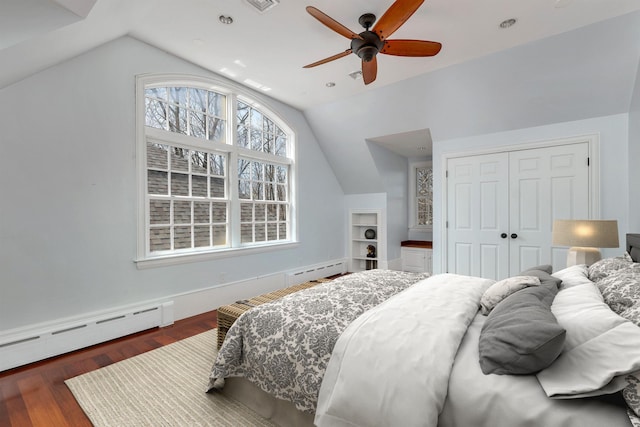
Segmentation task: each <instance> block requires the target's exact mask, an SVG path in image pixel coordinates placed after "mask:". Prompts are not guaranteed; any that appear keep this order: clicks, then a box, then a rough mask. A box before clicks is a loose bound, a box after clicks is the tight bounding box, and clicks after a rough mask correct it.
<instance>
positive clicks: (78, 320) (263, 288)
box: [0, 259, 347, 372]
mask: <svg viewBox="0 0 640 427" xmlns="http://www.w3.org/2000/svg"><path fill="white" fill-rule="evenodd" d="M346 271H347V260H346V259H339V260H333V261H328V262H325V263H321V264H316V265H312V266H307V267H301V268H299V269H296V270H289V271H281V272H278V273H273V274H269V275H266V276H260V277H253V278H249V279H246V280H240V281H236V282H231V283H225V284H220V285H215V286H211V287H207V288H203V289H198V290H194V291H189V292H185V293H181V294H174V295H169V296H167V297H163V298H159V299H156V300H148V301H141V302H138V303H136V304H130V305H127V306H120V307H113V308H111V309H107V310H101V311H98V312H92V313H85V314H82V315H78V316H72V317H67V318H64V319H56V320H53V321H50V322H43V323H38V324H34V325H28V326H25V327H21V328H16V329H11V330H6V331H0V372H1V371H4V370H7V369H12V368H15V367H18V366H22V365H26V364H28V363H32V362H36V361H39V360H43V359H46V358H49V357H53V356H57V355H60V354H64V353H67V352H70V351H73V350H78V349H80V348H84V347H88V346H91V345H94V344H98V343H101V342H105V341H109V340H112V339H115V338H120V337H123V336H126V335H129V334H132V333H135V332H139V331H142V330H146V329H151V328H154V327H163V326H168V325H171V324H173V322H174V321H175V320H181V319H185V318H187V317H192V316H196V315H198V314H202V313H206V312H208V311H212V310H215V309H217V308H218V307H220V306H222V305H226V304H230V303H232V302H235V301H238V300H241V299H248V298H251V297H254V296H256V295H261V294H264V293H267V292H271V291H275V290H277V289H281V288H283V287H286V286H292V285H295V284H297V283H302V282H305V281H308V280H315V279H320V278H322V277H327V276H331V275H335V274H341V273H346ZM300 272H302V274H301V273H300Z"/></svg>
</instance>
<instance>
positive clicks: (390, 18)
mask: <svg viewBox="0 0 640 427" xmlns="http://www.w3.org/2000/svg"><path fill="white" fill-rule="evenodd" d="M422 3H424V0H396V2H395V3H393V4H392V5H391V6H390V7H389V9H387V11H386V12H385V13H384V15H382V18H380V19H378V22H376V25H374V26H373V29H372V31H373V32H374V33H376V34H378V37H380V40H384V39H386V38H388V37H389V36H390V35H391V34H393V33H394V32H395V31H396V30H397V29H398V28H400V26H401V25H402V24H404V22H405V21H406V20H407V19H409V17H411V15H413V14H414V12H415V11H416V10H418V8H419V7H420V5H421V4H422Z"/></svg>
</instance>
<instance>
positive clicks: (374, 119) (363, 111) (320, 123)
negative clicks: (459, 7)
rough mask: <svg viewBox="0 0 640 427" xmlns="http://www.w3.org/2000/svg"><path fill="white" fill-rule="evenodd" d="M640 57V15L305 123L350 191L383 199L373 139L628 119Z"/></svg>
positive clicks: (429, 77)
mask: <svg viewBox="0 0 640 427" xmlns="http://www.w3.org/2000/svg"><path fill="white" fill-rule="evenodd" d="M639 59H640V13H638V12H636V13H632V14H628V15H625V16H622V17H618V18H614V19H611V20H607V21H603V22H599V23H596V24H593V25H590V26H587V27H583V28H580V29H577V30H574V31H570V32H567V33H564V34H560V35H558V36H554V37H550V38H546V39H543V40H539V41H536V42H532V43H529V44H526V45H523V46H520V47H517V48H512V49H509V50H506V51H502V52H498V53H495V54H492V55H487V56H485V57H482V58H479V59H476V60H472V61H468V62H465V63H464V64H458V65H454V66H451V67H447V68H444V69H441V70H436V71H434V72H431V73H427V74H424V75H421V76H418V77H414V78H412V79H408V80H404V81H402V82H399V83H396V84H394V85H391V86H387V87H383V88H380V89H377V90H374V91H370V92H367V93H364V94H361V95H358V96H354V97H351V98H349V99H344V100H340V101H336V102H333V103H327V104H324V105H320V106H315V107H312V108H309V109H307V110H306V111H305V116H306V117H307V120H308V121H309V122H310V124H311V126H312V128H313V129H314V132H315V133H316V135H317V137H318V139H319V140H320V141H321V142H322V145H323V150H324V152H325V154H326V155H327V157H328V158H329V161H330V162H331V164H332V166H333V168H334V171H335V172H336V174H337V175H338V178H339V180H340V182H341V184H342V186H343V189H344V191H345V192H346V193H373V192H379V191H382V189H383V188H384V186H383V183H382V182H380V178H379V176H378V174H377V173H376V171H375V165H374V162H373V160H372V159H371V155H370V153H369V150H368V148H367V144H366V141H367V140H376V139H377V138H378V137H380V136H384V135H392V134H397V133H403V132H407V131H412V130H419V129H429V130H430V131H431V136H432V138H433V141H434V142H437V141H443V140H447V139H451V138H458V137H464V136H472V135H481V134H487V133H493V132H500V131H506V130H513V129H521V128H528V127H533V126H541V125H545V124H551V123H559V122H566V121H572V120H580V119H585V118H591V117H600V116H606V115H612V114H619V113H625V112H628V111H629V108H630V102H631V98H632V92H633V88H634V85H635V84H637V83H636V73H637V70H638V63H639ZM327 124H330V125H327ZM354 159H357V161H354Z"/></svg>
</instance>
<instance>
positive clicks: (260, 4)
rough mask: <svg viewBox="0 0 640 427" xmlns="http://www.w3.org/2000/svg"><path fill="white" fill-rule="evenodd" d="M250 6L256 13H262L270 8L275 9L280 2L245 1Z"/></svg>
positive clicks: (271, 0)
mask: <svg viewBox="0 0 640 427" xmlns="http://www.w3.org/2000/svg"><path fill="white" fill-rule="evenodd" d="M245 1H246V2H247V3H249V4H250V5H251V6H253V7H255V8H256V9H257V10H258V12H260V13H264V12H266V11H267V10H269V9H271V8H272V7H276V6H277V5H278V3H280V0H245Z"/></svg>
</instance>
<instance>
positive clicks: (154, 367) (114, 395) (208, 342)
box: [65, 329, 275, 427]
mask: <svg viewBox="0 0 640 427" xmlns="http://www.w3.org/2000/svg"><path fill="white" fill-rule="evenodd" d="M215 356H216V330H215V329H214V330H212V331H208V332H204V333H202V334H199V335H196V336H193V337H191V338H187V339H184V340H181V341H178V342H176V343H174V344H170V345H167V346H164V347H160V348H158V349H156V350H152V351H149V352H147V353H143V354H141V355H138V356H135V357H132V358H130V359H126V360H123V361H121V362H118V363H114V364H113V365H109V366H107V367H104V368H101V369H98V370H96V371H92V372H89V373H86V374H84V375H80V376H78V377H75V378H71V379H69V380H67V381H65V384H66V385H67V387H69V389H70V390H71V392H72V393H73V395H74V396H75V398H76V400H77V401H78V403H79V404H80V406H81V407H82V409H83V410H84V412H85V413H86V414H87V416H88V417H89V419H90V420H91V422H92V423H93V425H94V426H96V427H102V426H105V427H106V426H113V427H116V426H117V427H134V426H135V427H138V426H154V427H157V426H180V427H182V426H185V427H191V426H215V427H218V426H229V427H231V426H233V427H237V426H275V424H273V423H272V422H270V421H269V420H267V419H265V418H262V417H261V416H259V415H258V414H256V413H255V412H253V411H252V410H250V409H249V408H247V407H246V406H244V405H242V404H241V403H238V402H236V401H235V400H232V399H229V398H227V397H225V396H223V395H221V394H220V393H213V394H209V393H205V389H206V387H207V382H208V377H209V371H210V370H211V366H212V365H213V361H214V359H215Z"/></svg>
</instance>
